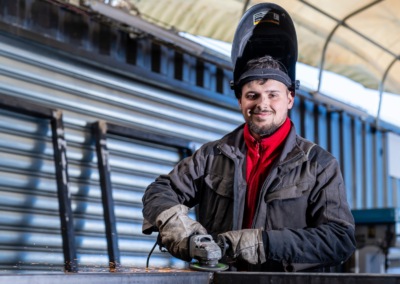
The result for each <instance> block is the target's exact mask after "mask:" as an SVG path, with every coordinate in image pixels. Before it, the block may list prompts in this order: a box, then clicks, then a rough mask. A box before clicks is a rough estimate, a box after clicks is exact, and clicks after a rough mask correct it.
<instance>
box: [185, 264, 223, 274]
mask: <svg viewBox="0 0 400 284" xmlns="http://www.w3.org/2000/svg"><path fill="white" fill-rule="evenodd" d="M189 267H190V268H191V269H193V270H198V271H214V272H216V271H224V270H227V269H228V268H229V265H226V264H223V263H217V264H216V265H215V266H209V265H201V264H200V263H198V262H193V263H190V264H189Z"/></svg>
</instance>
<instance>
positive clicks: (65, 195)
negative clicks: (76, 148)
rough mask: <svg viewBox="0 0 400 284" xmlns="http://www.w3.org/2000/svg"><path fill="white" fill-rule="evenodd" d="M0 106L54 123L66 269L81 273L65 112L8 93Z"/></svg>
mask: <svg viewBox="0 0 400 284" xmlns="http://www.w3.org/2000/svg"><path fill="white" fill-rule="evenodd" d="M0 108H4V109H7V110H9V111H13V112H17V113H21V114H24V115H28V116H32V117H36V118H42V119H49V120H50V122H51V130H52V140H53V150H54V164H55V171H56V181H57V194H58V202H59V212H60V221H61V236H62V240H63V252H64V265H65V271H67V272H77V271H78V265H77V255H76V244H75V232H74V222H73V214H72V209H71V192H70V191H69V185H68V162H67V156H66V151H67V144H66V141H65V139H64V124H63V120H62V111H61V110H54V109H51V108H47V107H44V106H40V105H37V104H34V103H31V102H29V101H26V100H23V99H19V98H15V97H11V96H5V95H0Z"/></svg>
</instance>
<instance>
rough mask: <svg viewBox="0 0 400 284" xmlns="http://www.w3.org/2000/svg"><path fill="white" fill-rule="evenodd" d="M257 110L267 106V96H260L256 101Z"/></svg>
mask: <svg viewBox="0 0 400 284" xmlns="http://www.w3.org/2000/svg"><path fill="white" fill-rule="evenodd" d="M256 103H257V105H256V107H257V108H265V107H266V106H269V99H268V95H261V96H260V97H259V98H258V100H257V102H256Z"/></svg>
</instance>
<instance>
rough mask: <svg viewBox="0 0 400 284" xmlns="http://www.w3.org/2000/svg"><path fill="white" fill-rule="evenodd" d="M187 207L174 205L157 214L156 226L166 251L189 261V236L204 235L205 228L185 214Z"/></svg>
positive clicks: (205, 232)
mask: <svg viewBox="0 0 400 284" xmlns="http://www.w3.org/2000/svg"><path fill="white" fill-rule="evenodd" d="M188 211H189V208H188V207H186V206H185V205H181V204H179V205H175V206H174V207H171V208H170V209H168V210H165V211H163V212H161V213H160V215H158V216H157V219H156V226H157V228H158V230H159V232H160V235H161V242H162V244H163V246H164V247H165V248H166V249H167V250H168V252H169V253H170V254H171V255H172V256H174V257H176V258H179V259H182V260H184V261H191V260H192V258H191V257H190V253H189V237H190V236H191V235H194V234H201V235H206V234H207V230H206V229H205V228H204V227H203V226H202V225H201V224H200V223H199V222H196V221H194V220H193V219H190V218H189V217H188V216H187V213H188Z"/></svg>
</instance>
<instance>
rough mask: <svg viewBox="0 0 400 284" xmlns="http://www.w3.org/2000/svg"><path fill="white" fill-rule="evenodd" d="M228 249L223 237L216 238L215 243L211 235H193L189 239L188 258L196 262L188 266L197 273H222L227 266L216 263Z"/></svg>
mask: <svg viewBox="0 0 400 284" xmlns="http://www.w3.org/2000/svg"><path fill="white" fill-rule="evenodd" d="M228 248H229V244H228V243H227V242H226V239H225V238H224V237H223V236H218V239H217V243H215V242H214V240H213V238H212V237H211V235H193V236H191V237H190V239H189V253H190V257H192V258H194V259H195V260H197V262H193V263H190V264H189V267H190V268H191V269H193V270H199V271H211V272H216V271H224V270H227V269H228V268H229V265H227V264H224V263H218V260H220V259H221V258H222V257H223V256H224V255H225V253H226V250H227V249H228Z"/></svg>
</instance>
